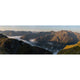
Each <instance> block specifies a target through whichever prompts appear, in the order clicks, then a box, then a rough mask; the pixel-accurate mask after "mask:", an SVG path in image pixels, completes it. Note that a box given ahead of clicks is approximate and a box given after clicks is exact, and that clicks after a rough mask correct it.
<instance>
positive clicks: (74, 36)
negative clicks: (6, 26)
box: [21, 30, 80, 53]
mask: <svg viewBox="0 0 80 80" xmlns="http://www.w3.org/2000/svg"><path fill="white" fill-rule="evenodd" d="M21 38H22V39H24V40H30V39H34V40H35V42H37V43H35V44H36V45H38V46H40V47H42V48H46V49H48V50H49V51H51V52H53V53H54V52H55V51H57V50H61V49H63V48H64V47H65V46H66V45H70V44H75V43H77V42H78V41H79V40H80V33H76V32H72V31H67V30H61V31H57V32H54V31H51V32H39V33H36V34H35V33H34V34H31V35H30V34H28V35H24V36H22V37H21Z"/></svg>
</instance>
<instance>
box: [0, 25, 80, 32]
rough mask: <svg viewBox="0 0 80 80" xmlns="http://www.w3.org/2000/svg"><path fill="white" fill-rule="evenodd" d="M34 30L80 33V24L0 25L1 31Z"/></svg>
mask: <svg viewBox="0 0 80 80" xmlns="http://www.w3.org/2000/svg"><path fill="white" fill-rule="evenodd" d="M6 30H9V31H33V32H49V31H61V30H68V31H73V32H78V33H80V26H67V25H66V26H63V25H29V26H28V25H25V26H24V25H23V26H17V25H16V26H0V31H6Z"/></svg>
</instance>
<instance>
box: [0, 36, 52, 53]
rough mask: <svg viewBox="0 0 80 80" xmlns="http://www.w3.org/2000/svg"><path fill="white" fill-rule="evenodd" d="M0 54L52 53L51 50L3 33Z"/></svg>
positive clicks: (0, 40)
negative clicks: (8, 36) (11, 37)
mask: <svg viewBox="0 0 80 80" xmlns="http://www.w3.org/2000/svg"><path fill="white" fill-rule="evenodd" d="M0 54H52V53H51V52H49V51H47V50H45V49H42V48H39V47H35V46H31V45H29V44H26V43H24V42H22V41H18V40H16V39H9V38H7V37H5V36H4V35H2V37H0Z"/></svg>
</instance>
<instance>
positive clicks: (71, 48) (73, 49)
mask: <svg viewBox="0 0 80 80" xmlns="http://www.w3.org/2000/svg"><path fill="white" fill-rule="evenodd" d="M58 54H80V41H79V42H77V43H76V44H74V45H67V46H66V47H64V49H62V50H61V51H60V52H59V53H58Z"/></svg>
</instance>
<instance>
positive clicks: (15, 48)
mask: <svg viewBox="0 0 80 80" xmlns="http://www.w3.org/2000/svg"><path fill="white" fill-rule="evenodd" d="M0 54H52V55H58V54H80V26H73V25H72V26H66V25H65V26H63V25H62V26H61V25H25V26H24V25H12V26H7V25H6V26H0Z"/></svg>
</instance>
